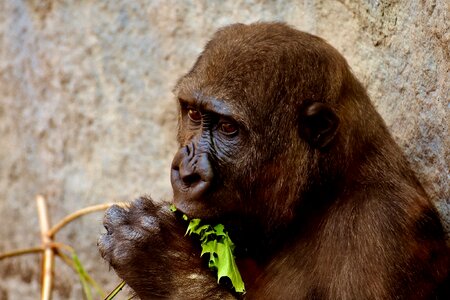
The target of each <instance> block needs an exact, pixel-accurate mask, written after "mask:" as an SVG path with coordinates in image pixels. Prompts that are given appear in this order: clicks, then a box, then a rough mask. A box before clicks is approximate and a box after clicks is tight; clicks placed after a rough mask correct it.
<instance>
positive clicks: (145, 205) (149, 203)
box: [131, 196, 157, 213]
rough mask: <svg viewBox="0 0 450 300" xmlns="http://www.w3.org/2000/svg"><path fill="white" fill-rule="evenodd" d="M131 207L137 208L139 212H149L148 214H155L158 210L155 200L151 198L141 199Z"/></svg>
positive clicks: (143, 197) (144, 197)
mask: <svg viewBox="0 0 450 300" xmlns="http://www.w3.org/2000/svg"><path fill="white" fill-rule="evenodd" d="M131 205H132V207H133V208H136V209H138V210H141V211H144V212H148V213H151V212H154V211H155V210H156V208H157V207H156V205H155V203H154V201H153V199H152V198H151V197H149V196H142V197H139V198H138V199H136V200H135V201H134V202H132V203H131Z"/></svg>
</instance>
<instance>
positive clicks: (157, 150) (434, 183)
mask: <svg viewBox="0 0 450 300" xmlns="http://www.w3.org/2000/svg"><path fill="white" fill-rule="evenodd" d="M449 11H450V10H449V4H448V1H445V0H437V1H418V0H412V1H407V0H394V1H377V0H365V1H355V0H353V1H352V0H341V1H331V0H330V1H325V0H322V1H320V0H317V1H314V0H304V1H286V0H284V1H269V0H266V1H264V0H259V1H258V0H254V1H251V0H241V1H227V2H225V1H223V2H222V1H206V0H203V1H173V0H169V1H162V0H154V1H145V0H138V1H113V0H111V1H100V0H97V1H96V0H83V1H74V0H29V1H26V0H2V1H0V136H1V142H0V143H1V144H0V223H1V225H0V252H4V251H7V250H12V249H16V248H23V247H31V246H35V245H38V244H39V242H40V239H39V226H38V218H37V212H36V204H35V200H34V199H35V195H36V194H38V193H41V194H43V195H45V196H46V197H47V198H48V201H49V205H50V213H51V217H52V219H53V221H54V222H56V221H58V220H60V219H61V218H62V217H63V216H64V215H66V214H68V213H70V212H73V211H74V210H76V209H79V208H82V207H85V206H88V205H92V204H97V203H102V202H109V201H125V200H131V199H133V198H136V197H137V196H139V195H141V194H144V193H145V194H151V195H152V196H153V197H155V198H157V199H168V198H170V197H171V189H170V182H169V165H170V160H171V157H172V155H173V154H174V150H175V147H176V145H175V129H176V116H175V105H174V103H175V102H174V99H173V96H172V94H171V88H172V87H173V85H174V83H175V81H176V79H177V78H178V77H179V76H180V75H182V74H183V73H184V72H186V71H187V70H188V69H189V67H190V66H191V65H192V64H193V62H194V60H195V58H196V56H197V55H198V54H199V52H200V51H201V49H202V47H203V45H204V44H205V42H206V41H207V40H208V38H209V37H210V36H211V34H212V33H213V32H214V31H215V30H216V29H217V28H219V27H221V26H223V25H226V24H229V23H234V22H243V23H249V22H253V21H259V20H263V21H273V20H278V21H286V22H288V23H290V24H292V25H293V26H295V27H296V28H298V29H301V30H305V31H308V32H311V33H314V34H317V35H320V36H322V37H324V38H325V39H326V40H328V41H329V42H330V43H331V44H332V45H334V46H335V47H336V48H337V49H338V50H340V51H341V52H342V53H343V54H344V56H345V57H346V58H347V59H348V61H349V63H350V65H351V66H352V68H353V70H354V72H355V73H356V75H357V76H358V78H359V79H360V80H361V81H362V82H363V84H364V85H365V86H366V87H367V89H368V91H369V94H370V95H371V97H372V99H373V101H374V103H375V105H376V107H377V108H378V110H379V112H380V113H381V115H382V116H383V117H384V119H385V120H386V123H387V124H388V126H389V127H390V129H391V131H392V133H393V135H394V137H395V139H396V140H397V141H398V143H399V144H400V145H401V147H402V148H403V149H404V151H405V152H406V154H407V156H408V158H409V160H410V162H411V164H412V166H413V168H414V169H415V170H416V172H417V173H418V176H419V177H420V179H421V181H422V182H423V184H424V186H425V188H426V190H427V191H428V192H429V194H430V195H431V197H432V199H433V200H434V201H435V203H436V204H437V205H438V207H439V209H440V211H441V213H442V214H443V217H444V219H445V220H447V226H448V224H449V223H448V221H449V220H450V208H449V207H450V196H449V194H450V191H449V178H450V173H449V156H450V153H449V151H450V139H449V136H450V135H449V120H450V118H449V111H450V104H449V85H450V72H449V68H450V67H449V64H450V63H449V61H450V60H449V44H450V28H449V24H450V21H449ZM101 218H102V214H101V213H97V214H93V215H90V216H87V217H84V218H82V219H80V220H78V221H76V222H75V223H73V224H71V225H69V226H68V227H67V228H65V229H63V230H62V231H61V232H60V233H59V234H58V240H59V241H62V242H67V243H69V244H71V245H73V246H74V247H75V249H76V250H77V252H78V254H79V256H80V259H81V260H82V261H83V262H84V265H85V267H86V269H87V270H88V271H89V272H90V273H91V274H92V276H93V277H94V278H96V279H97V280H98V281H99V282H100V284H101V285H102V286H104V287H105V289H110V288H111V287H113V286H114V285H115V284H117V282H118V279H117V278H116V277H115V275H114V273H113V272H111V271H108V267H107V266H106V264H105V263H104V262H103V261H102V260H101V259H100V257H99V255H98V252H97V249H96V239H97V236H98V234H99V233H100V232H101V231H102V226H101ZM447 229H448V227H447ZM39 267H40V265H39V257H38V256H37V255H28V256H23V257H18V258H12V259H7V260H3V261H0V278H1V280H0V299H37V298H38V295H39ZM57 275H58V276H57V278H56V286H55V293H54V299H80V298H81V297H82V296H81V295H82V292H81V286H80V284H79V283H78V279H77V277H76V275H74V274H73V272H72V271H71V270H70V269H69V268H68V267H66V266H65V265H63V264H62V263H61V261H57Z"/></svg>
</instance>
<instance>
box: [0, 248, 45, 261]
mask: <svg viewBox="0 0 450 300" xmlns="http://www.w3.org/2000/svg"><path fill="white" fill-rule="evenodd" d="M42 251H44V248H43V247H33V248H28V249H19V250H15V251H11V252H5V253H0V260H2V259H5V258H8V257H13V256H19V255H23V254H32V253H39V252H42Z"/></svg>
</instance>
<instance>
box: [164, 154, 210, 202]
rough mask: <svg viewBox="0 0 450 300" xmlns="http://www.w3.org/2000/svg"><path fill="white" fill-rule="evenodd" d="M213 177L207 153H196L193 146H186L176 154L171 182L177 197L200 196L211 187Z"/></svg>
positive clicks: (190, 197)
mask: <svg viewBox="0 0 450 300" xmlns="http://www.w3.org/2000/svg"><path fill="white" fill-rule="evenodd" d="M212 177H213V172H212V168H211V164H210V162H209V159H208V155H207V153H195V151H194V148H193V146H186V147H183V148H182V149H180V150H179V151H178V153H177V154H176V155H175V157H174V159H173V162H172V172H171V182H172V188H173V190H174V194H175V196H176V197H177V196H178V197H179V196H182V197H183V198H184V199H190V200H192V199H197V198H199V197H200V196H201V195H202V194H203V193H204V192H206V190H207V189H208V188H209V186H210V184H211V181H212Z"/></svg>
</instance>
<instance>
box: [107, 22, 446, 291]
mask: <svg viewBox="0 0 450 300" xmlns="http://www.w3.org/2000/svg"><path fill="white" fill-rule="evenodd" d="M175 93H176V95H177V97H178V98H179V100H180V119H179V124H180V128H179V133H178V141H179V143H180V150H179V151H178V153H177V154H176V156H175V158H174V162H173V165H172V185H173V187H174V194H175V196H174V202H175V204H176V205H177V207H178V208H179V209H180V210H181V211H183V212H185V213H186V214H188V215H189V216H190V217H199V218H202V219H205V220H208V221H210V222H221V223H224V224H225V225H226V227H227V228H228V230H229V231H230V235H231V237H232V239H233V240H234V241H235V243H236V246H237V247H236V250H237V254H236V255H237V259H238V264H239V265H240V268H241V272H242V274H243V277H244V279H245V282H246V287H247V293H246V294H245V295H244V296H243V298H246V299H438V298H439V297H440V298H439V299H448V298H446V297H449V294H448V293H449V291H448V288H449V287H448V276H449V264H450V262H449V251H448V248H447V246H446V244H445V235H444V232H443V229H442V225H441V223H440V221H439V218H438V214H437V212H436V210H435V208H434V206H433V204H432V202H431V201H430V200H429V198H428V197H427V195H426V193H425V192H424V190H423V188H422V186H421V185H420V183H419V181H418V180H417V179H416V177H415V175H414V173H413V171H412V170H411V168H410V167H409V165H408V163H407V161H406V159H405V157H404V156H403V154H402V151H401V150H400V149H399V147H398V146H397V145H396V143H395V142H394V140H393V139H392V137H391V135H390V134H389V132H388V130H387V128H386V126H385V124H384V122H383V120H382V119H381V117H380V116H379V114H378V113H377V112H376V111H375V109H374V107H373V105H372V104H371V102H370V100H369V98H368V96H367V94H366V92H365V90H364V88H363V87H362V86H361V84H360V83H359V82H358V81H357V79H356V78H355V77H354V76H353V74H352V73H351V71H350V69H349V67H348V66H347V63H346V61H345V59H344V58H343V57H342V56H341V55H340V54H339V53H338V52H337V51H336V50H335V49H334V48H332V47H331V46H330V45H328V44H327V43H326V42H324V41H323V40H322V39H320V38H318V37H315V36H313V35H310V34H307V33H303V32H300V31H297V30H295V29H292V28H290V27H288V26H286V25H284V24H280V23H258V24H252V25H241V24H236V25H232V26H228V27H225V28H223V29H222V30H220V31H218V32H217V33H216V34H215V35H214V37H213V39H212V40H211V41H210V42H209V43H208V44H207V45H206V47H205V50H204V52H203V53H202V54H201V56H200V57H199V59H198V60H197V62H196V63H195V65H194V67H193V69H192V70H191V71H190V72H189V73H188V74H187V75H186V76H184V77H183V78H181V79H180V81H179V82H178V84H177V86H176V88H175ZM195 112H200V113H201V116H202V119H201V121H199V122H198V123H197V122H196V121H195V117H196V115H195V114H194V113H195ZM223 114H226V115H227V116H226V117H224V115H223ZM189 116H191V119H189ZM223 124H225V125H227V126H228V125H229V124H232V125H233V127H231V128H234V127H236V128H237V129H238V131H237V132H236V133H233V134H231V135H230V134H226V133H227V132H226V131H225V130H227V129H228V130H229V129H230V127H221V126H222V125H223ZM104 223H105V227H106V228H107V231H108V232H107V233H106V234H105V235H103V236H102V238H101V239H100V242H99V247H100V251H101V253H102V255H103V256H104V257H105V259H107V260H108V261H109V262H110V263H111V265H112V267H113V268H114V269H115V270H116V271H117V273H118V275H119V276H120V277H122V278H123V279H125V280H126V282H127V283H128V284H129V285H130V286H131V287H132V288H133V289H134V291H135V292H136V293H137V294H138V295H139V296H140V297H141V298H142V299H153V298H173V299H223V298H227V297H229V298H233V297H238V296H237V295H236V294H233V293H232V292H231V291H230V290H229V289H227V288H226V287H224V286H222V285H217V284H216V279H215V277H214V274H212V273H211V272H210V271H209V270H207V267H206V266H205V264H204V262H202V260H201V259H200V258H199V257H198V255H199V252H198V249H197V247H198V245H196V243H195V242H192V241H191V240H190V239H188V238H186V237H184V236H183V235H184V230H185V224H183V222H180V221H179V220H176V218H175V217H174V215H173V214H172V213H169V212H168V211H167V209H166V208H165V206H164V205H158V204H154V203H153V201H152V200H151V199H148V198H142V199H140V200H139V201H137V202H135V203H132V204H131V206H130V207H129V208H128V209H122V208H119V207H113V208H111V209H110V210H109V211H108V212H107V214H106V216H105V222H104ZM446 280H447V282H445V281H446Z"/></svg>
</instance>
